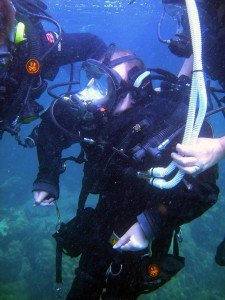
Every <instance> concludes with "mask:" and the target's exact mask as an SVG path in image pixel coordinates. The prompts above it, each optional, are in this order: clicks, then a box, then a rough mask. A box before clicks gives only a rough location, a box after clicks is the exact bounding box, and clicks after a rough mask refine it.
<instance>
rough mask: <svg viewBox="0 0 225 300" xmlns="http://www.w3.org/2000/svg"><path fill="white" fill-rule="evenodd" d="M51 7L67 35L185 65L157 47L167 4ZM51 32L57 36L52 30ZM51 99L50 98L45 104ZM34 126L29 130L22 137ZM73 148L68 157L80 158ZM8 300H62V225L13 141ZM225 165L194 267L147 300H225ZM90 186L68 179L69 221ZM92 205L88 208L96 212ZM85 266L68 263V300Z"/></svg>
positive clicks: (9, 152)
mask: <svg viewBox="0 0 225 300" xmlns="http://www.w3.org/2000/svg"><path fill="white" fill-rule="evenodd" d="M128 2H129V1H125V0H122V1H103V0H99V1H87V0H85V1H84V0H83V1H81V0H78V1H77V0H71V1H69V0H64V1H60V0H57V1H53V0H49V1H45V3H46V4H47V5H48V7H49V11H50V13H51V15H52V16H54V18H55V19H57V20H58V21H59V22H60V24H61V25H62V27H63V29H64V30H65V31H66V32H91V33H94V34H97V35H99V36H100V37H102V38H103V40H104V41H105V42H106V43H107V44H110V43H111V42H115V43H116V45H117V47H118V48H120V49H131V50H132V51H134V52H135V53H136V54H137V55H139V56H140V57H141V58H142V59H143V60H144V62H145V63H146V65H148V66H149V67H161V68H165V69H167V70H170V71H171V72H174V73H178V71H179V68H180V67H181V65H182V62H183V60H182V59H178V58H176V57H175V56H172V55H171V53H170V52H169V51H168V49H167V48H166V47H165V46H164V45H162V44H160V43H159V42H158V40H157V25H158V21H159V17H160V13H161V11H162V6H161V1H153V0H152V1H142V0H139V1H138V0H137V1H136V2H135V3H134V4H132V5H128ZM45 26H46V29H49V28H52V27H49V25H48V24H46V25H45ZM175 29H176V24H175V23H173V22H171V20H169V19H165V22H164V27H163V35H165V36H166V37H168V38H169V37H170V36H171V35H173V33H174V30H175ZM66 78H68V69H67V68H62V69H61V71H60V72H59V74H58V76H57V78H56V79H55V82H58V81H65V80H66ZM50 101H51V99H50V98H49V96H47V95H46V94H44V95H42V97H41V99H40V103H41V104H44V105H45V106H47V105H48V104H49V103H50ZM213 124H214V128H215V132H216V135H217V136H219V135H222V134H225V130H224V119H223V118H222V117H221V116H220V115H217V116H216V117H214V118H213ZM33 126H34V124H31V125H29V126H26V127H24V128H23V130H22V136H23V137H24V136H26V134H28V133H29V132H30V131H31V128H32V127H33ZM78 152H79V148H78V147H77V146H73V147H72V149H69V150H68V151H67V153H72V154H78ZM0 158H1V162H0V202H1V208H0V299H1V300H3V299H5V300H14V299H15V300H30V299H46V300H47V299H48V300H50V299H56V294H55V284H54V271H55V269H54V262H55V243H54V240H53V239H52V238H51V234H53V233H54V232H55V226H56V224H57V216H56V211H55V209H54V208H53V207H50V208H48V207H34V206H33V199H32V193H31V188H32V182H33V180H34V179H35V175H36V172H37V158H36V153H35V150H33V149H29V150H28V149H22V148H20V147H19V146H18V145H17V144H16V142H15V141H14V140H13V139H12V137H10V136H9V135H7V134H6V135H5V136H4V138H3V140H2V141H1V146H0ZM224 176H225V174H224V165H223V164H222V163H221V164H220V178H219V181H218V184H219V186H220V188H221V194H220V201H218V204H217V205H216V206H215V207H214V208H213V209H211V210H210V211H209V212H207V213H206V214H205V215H204V216H202V217H201V218H199V219H198V220H195V221H194V222H192V223H191V224H189V225H185V226H183V235H184V241H183V243H182V245H181V254H182V255H184V256H185V257H186V267H185V268H184V269H183V270H182V271H181V272H180V273H179V274H178V275H177V276H175V277H174V278H173V279H172V280H171V281H170V282H169V283H167V284H166V285H165V286H163V287H162V288H160V289H159V290H157V291H156V292H154V293H151V294H149V295H145V296H141V297H140V299H153V300H156V299H157V300H159V299H165V300H166V299H181V300H186V299H187V300H189V299H193V300H207V299H208V300H214V299H215V300H222V299H225V284H224V283H225V268H221V267H219V266H217V265H216V264H215V262H214V254H215V250H216V247H217V244H218V243H219V242H220V241H221V240H222V238H223V236H224V234H225V224H224V212H225V203H224V196H225V190H224V187H223V181H224ZM81 179H82V167H81V166H77V165H76V166H75V165H74V164H72V163H69V164H68V167H67V172H66V173H64V174H63V175H62V178H61V196H60V200H59V208H60V211H61V218H62V220H63V221H64V222H66V221H68V220H69V219H70V218H71V217H72V216H73V214H74V212H75V210H76V205H77V197H78V193H79V188H80V184H81ZM95 203H96V199H95V198H94V197H93V198H90V199H89V201H88V203H87V204H88V205H95ZM77 264H78V259H73V260H72V259H69V258H68V257H64V261H63V280H64V284H63V290H62V297H65V295H66V292H67V291H68V289H69V286H70V284H71V282H72V279H73V272H74V267H75V266H76V265H77Z"/></svg>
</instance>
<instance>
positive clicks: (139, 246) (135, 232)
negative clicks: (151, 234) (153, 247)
mask: <svg viewBox="0 0 225 300" xmlns="http://www.w3.org/2000/svg"><path fill="white" fill-rule="evenodd" d="M148 243H149V242H148V240H147V239H146V237H145V235H144V232H143V230H142V229H141V226H140V225H139V223H138V222H137V223H135V224H134V225H133V226H131V228H130V229H129V230H128V231H127V232H126V233H125V234H124V235H123V236H122V237H121V238H120V239H119V241H118V242H117V243H116V244H115V245H114V246H113V249H118V250H119V249H120V250H123V251H140V250H143V249H145V248H147V247H148Z"/></svg>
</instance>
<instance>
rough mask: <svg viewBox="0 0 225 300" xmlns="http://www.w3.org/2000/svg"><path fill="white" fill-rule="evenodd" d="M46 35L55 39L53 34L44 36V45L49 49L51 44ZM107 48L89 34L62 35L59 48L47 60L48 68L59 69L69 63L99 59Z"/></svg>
mask: <svg viewBox="0 0 225 300" xmlns="http://www.w3.org/2000/svg"><path fill="white" fill-rule="evenodd" d="M48 35H51V38H53V40H54V39H56V38H57V36H56V34H55V33H53V32H48V33H46V35H45V40H46V41H45V44H46V45H47V46H46V47H47V48H49V47H50V46H52V44H51V43H50V42H49V40H48V39H50V38H48ZM106 50H107V47H106V45H105V43H104V42H103V41H102V40H101V39H100V38H99V37H98V36H97V35H94V34H91V33H63V34H62V40H61V42H60V43H59V46H58V47H56V49H55V50H54V51H53V53H51V55H50V56H49V57H48V59H47V65H48V66H51V67H52V66H53V67H54V66H55V67H60V66H63V65H67V64H70V63H74V62H78V61H84V60H86V59H88V58H93V59H96V60H99V59H101V58H102V57H103V56H104V54H105V52H106Z"/></svg>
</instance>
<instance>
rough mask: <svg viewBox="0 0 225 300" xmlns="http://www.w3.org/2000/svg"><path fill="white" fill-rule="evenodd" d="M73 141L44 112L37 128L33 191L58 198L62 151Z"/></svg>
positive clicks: (47, 113)
mask: <svg viewBox="0 0 225 300" xmlns="http://www.w3.org/2000/svg"><path fill="white" fill-rule="evenodd" d="M72 143H74V141H73V140H72V139H71V138H70V137H68V136H66V135H65V133H63V132H62V131H60V129H59V128H57V127H56V125H55V124H54V123H53V122H52V121H51V118H50V117H49V112H48V111H47V112H45V115H44V117H43V120H42V122H41V124H40V125H39V127H38V140H37V154H38V161H39V172H38V175H37V178H36V180H35V182H34V185H33V191H37V190H42V191H46V192H48V193H49V194H50V195H51V196H53V197H54V198H56V199H57V198H58V197H59V175H60V173H62V161H61V154H62V150H63V149H65V148H68V147H69V146H71V144H72Z"/></svg>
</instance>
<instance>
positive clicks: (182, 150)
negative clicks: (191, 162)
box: [176, 144, 195, 156]
mask: <svg viewBox="0 0 225 300" xmlns="http://www.w3.org/2000/svg"><path fill="white" fill-rule="evenodd" d="M176 150H177V152H178V154H179V155H181V156H195V155H194V153H195V145H181V144H177V146H176Z"/></svg>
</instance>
